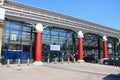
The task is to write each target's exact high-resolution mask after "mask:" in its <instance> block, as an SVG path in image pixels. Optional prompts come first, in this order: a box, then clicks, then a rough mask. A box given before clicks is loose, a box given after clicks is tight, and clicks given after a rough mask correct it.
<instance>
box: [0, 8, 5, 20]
mask: <svg viewBox="0 0 120 80" xmlns="http://www.w3.org/2000/svg"><path fill="white" fill-rule="evenodd" d="M4 19H5V9H3V8H0V20H4Z"/></svg>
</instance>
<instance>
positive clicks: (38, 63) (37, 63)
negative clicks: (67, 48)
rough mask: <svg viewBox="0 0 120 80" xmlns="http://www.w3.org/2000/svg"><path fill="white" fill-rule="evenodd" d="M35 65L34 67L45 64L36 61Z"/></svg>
mask: <svg viewBox="0 0 120 80" xmlns="http://www.w3.org/2000/svg"><path fill="white" fill-rule="evenodd" d="M33 64H34V65H43V63H42V62H41V61H35V62H34V63H33Z"/></svg>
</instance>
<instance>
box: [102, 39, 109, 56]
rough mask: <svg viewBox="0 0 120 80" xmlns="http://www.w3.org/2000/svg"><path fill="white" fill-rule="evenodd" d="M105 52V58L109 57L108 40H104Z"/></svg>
mask: <svg viewBox="0 0 120 80" xmlns="http://www.w3.org/2000/svg"><path fill="white" fill-rule="evenodd" d="M103 53H104V55H103V58H108V51H107V41H106V40H104V42H103Z"/></svg>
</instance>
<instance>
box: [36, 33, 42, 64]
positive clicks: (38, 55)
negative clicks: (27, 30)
mask: <svg viewBox="0 0 120 80" xmlns="http://www.w3.org/2000/svg"><path fill="white" fill-rule="evenodd" d="M35 61H39V62H41V61H42V33H41V32H37V33H36V50H35Z"/></svg>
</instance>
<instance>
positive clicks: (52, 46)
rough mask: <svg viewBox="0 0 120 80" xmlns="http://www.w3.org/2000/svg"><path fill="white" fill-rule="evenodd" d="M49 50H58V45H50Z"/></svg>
mask: <svg viewBox="0 0 120 80" xmlns="http://www.w3.org/2000/svg"><path fill="white" fill-rule="evenodd" d="M50 50H51V51H60V45H50Z"/></svg>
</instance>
